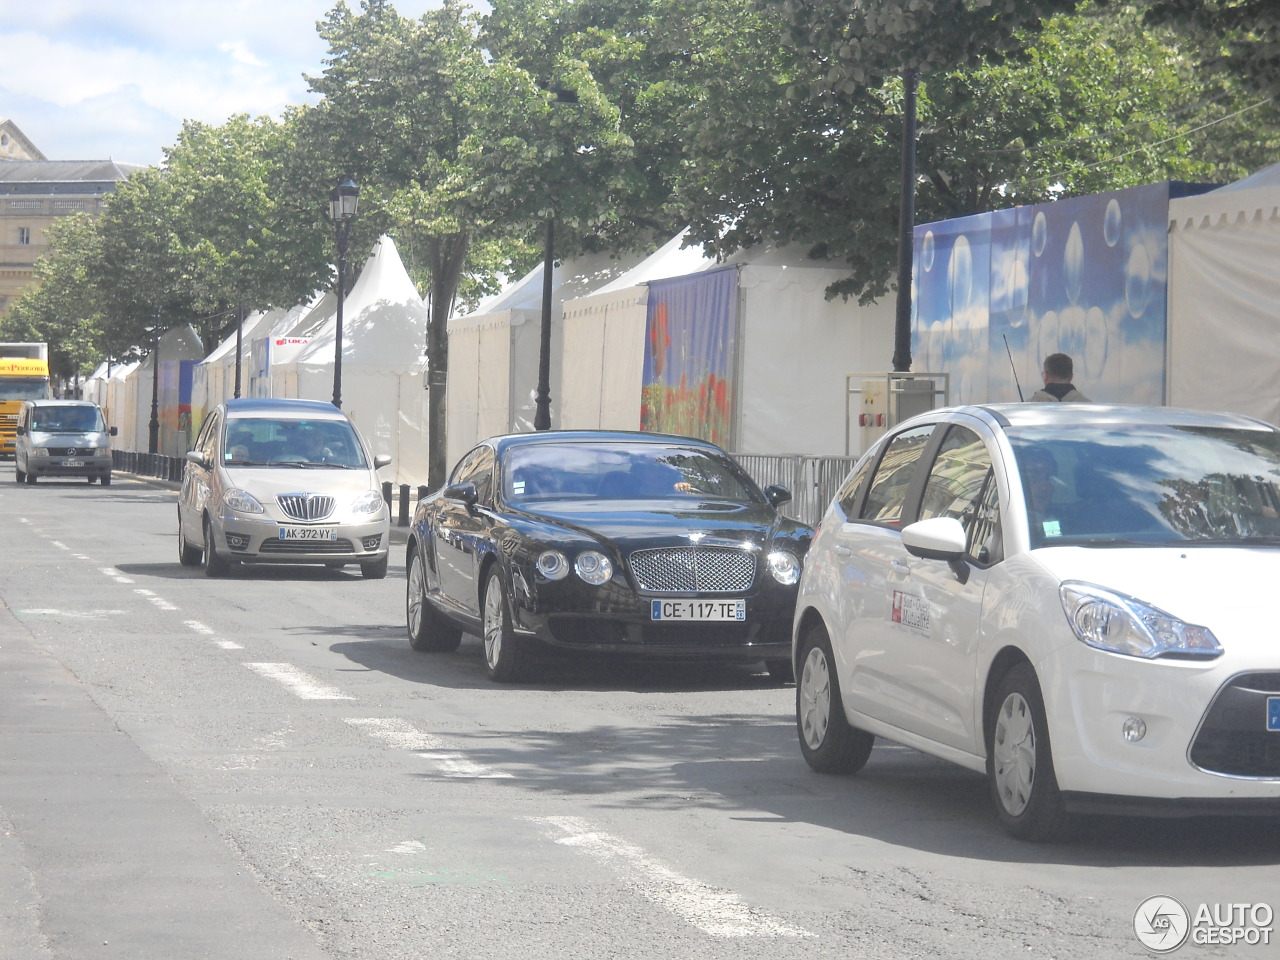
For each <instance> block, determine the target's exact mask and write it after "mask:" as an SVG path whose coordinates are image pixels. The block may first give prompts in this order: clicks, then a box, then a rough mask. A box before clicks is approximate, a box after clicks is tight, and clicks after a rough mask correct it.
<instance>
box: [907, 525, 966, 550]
mask: <svg viewBox="0 0 1280 960" xmlns="http://www.w3.org/2000/svg"><path fill="white" fill-rule="evenodd" d="M966 539H967V538H966V537H965V533H964V527H963V526H962V525H961V523H960V521H959V520H957V519H956V518H955V517H931V518H930V519H928V520H920V521H918V522H917V523H912V524H909V525H908V526H905V527H903V528H902V545H903V546H904V547H906V548H907V552H908V553H910V554H911V555H912V556H915V557H921V558H922V559H925V560H959V559H960V558H961V557H963V556H964V550H965V540H966Z"/></svg>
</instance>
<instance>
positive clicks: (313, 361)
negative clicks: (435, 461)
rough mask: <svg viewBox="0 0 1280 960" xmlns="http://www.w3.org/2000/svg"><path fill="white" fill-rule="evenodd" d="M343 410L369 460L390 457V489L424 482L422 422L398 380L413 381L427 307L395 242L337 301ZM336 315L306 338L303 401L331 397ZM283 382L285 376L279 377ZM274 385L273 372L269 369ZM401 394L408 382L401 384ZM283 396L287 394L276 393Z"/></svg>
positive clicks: (300, 367)
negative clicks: (369, 451)
mask: <svg viewBox="0 0 1280 960" xmlns="http://www.w3.org/2000/svg"><path fill="white" fill-rule="evenodd" d="M342 312H343V318H342V326H343V330H342V383H341V388H342V398H341V399H342V408H343V410H345V411H346V413H347V414H348V416H350V417H351V419H352V420H353V421H354V422H355V424H356V426H357V427H358V428H359V429H360V431H361V433H363V434H364V435H365V437H366V438H367V439H368V441H369V443H370V445H371V446H372V447H373V451H374V453H375V454H387V455H389V456H390V457H391V458H392V465H391V473H393V474H394V476H389V475H388V474H387V473H384V474H383V476H384V477H385V478H386V479H390V480H392V482H393V483H397V484H398V483H407V484H410V485H416V484H421V483H425V482H426V463H427V460H426V443H427V436H426V423H425V421H417V422H410V420H411V419H416V415H415V414H413V413H411V411H413V410H419V409H421V405H420V404H414V405H413V406H412V407H411V408H409V409H403V408H402V407H401V396H402V384H401V380H402V379H404V380H406V381H415V380H416V383H417V387H418V390H419V391H421V390H422V377H421V373H420V372H417V368H418V361H419V358H420V357H421V356H422V351H423V347H424V344H425V343H426V336H427V320H428V311H427V306H426V304H425V303H424V302H423V300H422V298H421V297H420V296H419V295H418V291H417V288H415V287H414V285H413V281H412V280H411V279H409V274H408V272H407V271H406V270H405V268H404V264H403V263H402V262H401V260H400V254H399V253H398V252H397V250H396V246H395V242H394V241H393V240H392V239H391V238H390V237H383V238H381V239H380V240H379V241H378V242H377V244H375V246H374V250H373V253H372V255H371V256H370V257H369V259H368V261H367V262H366V263H365V265H364V268H363V269H362V270H361V271H360V278H359V279H358V280H357V281H356V283H355V285H354V286H353V287H352V288H351V292H350V294H349V295H348V296H347V298H346V300H345V301H344V302H343V308H342ZM336 339H337V317H336V315H335V316H334V317H333V318H332V322H328V321H327V322H325V323H324V325H323V326H321V327H320V328H319V329H317V330H316V331H315V332H314V333H312V334H311V342H310V343H309V344H307V345H306V346H305V347H303V348H302V351H301V352H300V353H299V354H298V359H297V362H296V364H295V365H294V370H295V371H296V372H295V376H296V378H297V379H296V387H297V392H296V393H295V394H293V395H294V396H296V397H299V398H301V399H310V400H327V399H331V398H332V397H333V378H334V351H335V345H336ZM285 376H286V377H287V376H288V374H287V372H286V373H285ZM272 381H273V387H274V384H275V370H274V365H273V371H272ZM403 386H404V387H405V389H407V388H408V384H407V383H406V384H405V385H403ZM273 395H274V396H287V395H288V394H275V393H273Z"/></svg>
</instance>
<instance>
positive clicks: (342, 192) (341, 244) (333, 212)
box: [329, 177, 360, 407]
mask: <svg viewBox="0 0 1280 960" xmlns="http://www.w3.org/2000/svg"><path fill="white" fill-rule="evenodd" d="M359 201H360V188H359V187H358V186H356V182H355V181H354V180H352V179H351V178H350V177H347V179H345V180H343V181H342V182H341V183H340V184H338V185H337V186H336V187H334V188H333V190H331V191H330V192H329V219H330V220H332V221H333V233H334V240H335V242H336V243H337V246H338V314H337V317H336V319H335V328H334V335H333V405H334V406H335V407H341V406H342V301H343V298H344V297H345V296H346V290H345V289H344V287H345V283H346V274H347V241H348V240H350V239H351V221H352V220H353V219H354V218H355V215H356V205H357V204H358V203H359Z"/></svg>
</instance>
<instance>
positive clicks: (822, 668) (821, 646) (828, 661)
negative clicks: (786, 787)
mask: <svg viewBox="0 0 1280 960" xmlns="http://www.w3.org/2000/svg"><path fill="white" fill-rule="evenodd" d="M799 652H800V656H801V658H802V659H801V662H800V676H798V677H797V678H796V730H797V732H798V733H799V735H800V752H801V753H803V754H804V759H805V762H806V763H808V764H809V766H810V767H812V768H813V769H814V770H816V771H817V772H818V773H857V772H858V771H859V770H861V769H862V768H863V767H864V766H865V765H866V763H867V759H868V758H869V757H870V756H871V748H872V747H873V746H874V745H875V741H876V738H875V736H874V735H873V734H870V733H867V732H866V731H865V730H859V729H858V728H857V727H855V726H853V725H852V724H850V723H849V721H848V719H847V718H846V717H845V713H844V700H843V699H842V698H841V696H840V679H839V677H837V676H836V673H835V669H834V667H833V664H834V662H835V661H834V658H833V657H832V655H831V641H830V640H829V639H828V637H827V631H826V628H825V627H824V626H823V625H822V624H820V623H819V624H815V625H813V626H810V627H809V628H807V629H806V630H805V633H804V639H803V640H802V642H801V644H800V651H799Z"/></svg>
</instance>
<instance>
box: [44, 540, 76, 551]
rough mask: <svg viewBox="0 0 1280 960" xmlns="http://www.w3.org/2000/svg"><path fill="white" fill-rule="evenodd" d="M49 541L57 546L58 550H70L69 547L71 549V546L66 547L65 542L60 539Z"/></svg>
mask: <svg viewBox="0 0 1280 960" xmlns="http://www.w3.org/2000/svg"><path fill="white" fill-rule="evenodd" d="M49 542H50V543H52V544H53V545H54V546H55V547H57V548H58V549H59V550H70V549H71V548H70V547H68V546H67V545H66V544H65V543H63V542H62V541H61V540H50V541H49Z"/></svg>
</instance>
